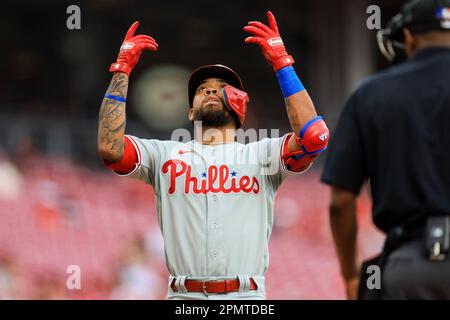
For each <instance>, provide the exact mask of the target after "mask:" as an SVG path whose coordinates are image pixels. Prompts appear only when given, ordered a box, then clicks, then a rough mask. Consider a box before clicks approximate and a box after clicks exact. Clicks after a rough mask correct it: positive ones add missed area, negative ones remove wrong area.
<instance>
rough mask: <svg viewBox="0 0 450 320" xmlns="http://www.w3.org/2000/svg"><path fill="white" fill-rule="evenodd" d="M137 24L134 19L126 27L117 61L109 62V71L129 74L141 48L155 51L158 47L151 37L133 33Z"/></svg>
mask: <svg viewBox="0 0 450 320" xmlns="http://www.w3.org/2000/svg"><path fill="white" fill-rule="evenodd" d="M138 26H139V21H136V22H135V23H133V25H132V26H131V27H130V29H128V32H127V35H126V36H125V40H124V41H123V43H122V46H121V47H120V51H119V56H118V57H117V61H116V62H114V63H113V64H111V67H110V68H109V71H111V72H124V73H126V74H127V76H129V75H130V72H131V70H133V68H134V66H135V65H136V63H137V62H138V61H139V57H140V56H141V53H142V51H143V50H151V51H156V50H157V49H158V44H157V43H156V41H155V39H153V38H152V37H149V36H146V35H143V34H140V35H137V36H135V35H134V33H135V32H136V29H137V28H138Z"/></svg>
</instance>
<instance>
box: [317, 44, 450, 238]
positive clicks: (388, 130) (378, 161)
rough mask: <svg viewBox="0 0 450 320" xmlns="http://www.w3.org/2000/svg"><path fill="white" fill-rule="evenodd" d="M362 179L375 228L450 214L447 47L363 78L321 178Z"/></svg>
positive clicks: (349, 182)
mask: <svg viewBox="0 0 450 320" xmlns="http://www.w3.org/2000/svg"><path fill="white" fill-rule="evenodd" d="M366 179H368V180H369V182H370V188H371V193H372V199H373V220H374V223H375V225H376V226H377V227H378V228H380V229H381V230H384V231H388V230H389V229H390V228H391V227H394V226H398V225H402V224H404V223H407V222H408V221H410V220H414V219H416V218H419V219H420V217H423V216H425V215H427V214H439V213H448V214H450V48H427V49H423V50H421V51H419V52H418V53H417V54H416V55H415V56H414V57H413V58H412V59H411V60H409V61H407V62H405V63H402V64H400V65H398V66H395V67H392V68H390V69H388V70H387V71H385V72H382V73H379V74H377V75H375V76H373V77H371V78H369V79H368V80H367V81H365V82H364V83H363V84H362V85H361V86H360V87H359V88H358V89H357V90H356V92H354V93H353V95H352V96H351V97H350V98H349V100H348V102H347V104H346V106H345V107H344V110H343V111H342V114H341V116H340V119H339V122H338V125H337V128H336V130H335V132H334V134H333V135H332V137H331V141H330V146H329V149H328V155H327V159H326V162H325V167H324V172H323V175H322V181H323V182H325V183H327V184H330V185H333V186H336V187H341V188H343V189H347V190H350V191H352V192H354V193H355V194H358V193H359V191H360V189H361V186H362V185H363V183H364V181H365V180H366Z"/></svg>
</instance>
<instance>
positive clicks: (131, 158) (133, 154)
mask: <svg viewBox="0 0 450 320" xmlns="http://www.w3.org/2000/svg"><path fill="white" fill-rule="evenodd" d="M103 163H104V164H105V166H107V167H108V168H110V169H111V170H114V171H115V172H116V173H118V174H128V173H130V172H132V171H133V170H134V168H135V167H136V163H138V155H137V151H136V148H135V147H134V145H133V143H132V142H131V140H130V138H128V137H127V136H125V146H124V150H123V158H122V160H120V161H119V162H109V161H108V160H105V159H103Z"/></svg>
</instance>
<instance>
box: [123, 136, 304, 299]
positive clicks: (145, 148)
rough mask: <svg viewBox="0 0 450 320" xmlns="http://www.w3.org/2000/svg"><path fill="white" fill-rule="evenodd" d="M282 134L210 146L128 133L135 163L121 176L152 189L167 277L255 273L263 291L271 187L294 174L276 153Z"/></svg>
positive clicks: (270, 222)
mask: <svg viewBox="0 0 450 320" xmlns="http://www.w3.org/2000/svg"><path fill="white" fill-rule="evenodd" d="M287 137H288V135H285V136H284V137H282V138H272V139H269V138H265V139H262V140H260V141H257V142H253V143H249V144H245V145H244V144H241V143H238V142H233V143H227V144H221V145H215V146H208V145H202V144H200V143H198V142H197V141H195V140H193V141H190V142H187V143H181V142H178V141H161V140H154V139H152V140H146V139H139V138H136V137H133V136H128V138H130V140H131V141H132V143H133V145H134V147H135V149H136V151H137V154H138V163H137V164H136V167H135V169H134V170H133V171H132V172H131V173H129V174H127V175H126V176H129V177H132V178H136V179H139V180H142V181H144V182H146V183H148V184H150V185H151V186H152V187H153V188H154V191H155V194H156V210H157V217H158V223H159V226H160V228H161V231H162V234H163V237H164V247H165V254H166V264H167V267H168V270H169V272H170V274H171V278H170V279H169V283H170V282H171V281H172V280H173V279H174V278H181V279H185V278H186V277H187V278H189V279H203V280H205V279H208V280H214V279H223V278H236V277H239V278H240V279H248V277H253V278H254V280H255V281H256V282H257V284H258V288H260V290H259V293H260V294H261V295H265V292H264V275H265V273H266V271H267V268H268V264H269V250H268V242H269V238H270V234H271V231H272V225H273V219H274V217H273V207H274V200H275V193H276V191H277V189H278V187H279V186H280V184H281V183H282V181H283V180H284V178H285V177H286V176H287V175H290V174H295V173H294V172H290V171H288V170H287V169H286V167H285V166H284V163H283V161H281V158H280V156H281V152H282V148H283V146H284V144H285V143H286V138H287ZM171 294H172V295H174V294H175V293H174V292H173V291H172V290H171V288H170V286H169V294H168V296H169V297H170V295H171Z"/></svg>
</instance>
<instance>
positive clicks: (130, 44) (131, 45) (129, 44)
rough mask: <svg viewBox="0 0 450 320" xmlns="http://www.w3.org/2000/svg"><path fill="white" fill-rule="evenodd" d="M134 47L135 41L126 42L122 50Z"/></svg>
mask: <svg viewBox="0 0 450 320" xmlns="http://www.w3.org/2000/svg"><path fill="white" fill-rule="evenodd" d="M133 47H134V43H133V42H125V43H124V44H123V45H122V46H121V47H120V50H130V49H131V48H133Z"/></svg>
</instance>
